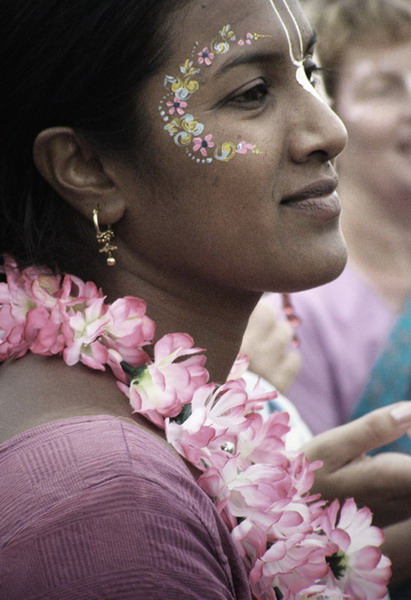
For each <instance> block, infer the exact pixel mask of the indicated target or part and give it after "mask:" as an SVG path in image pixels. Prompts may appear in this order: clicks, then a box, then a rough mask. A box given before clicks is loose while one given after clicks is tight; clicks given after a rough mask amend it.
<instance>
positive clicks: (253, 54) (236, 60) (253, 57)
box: [212, 50, 282, 79]
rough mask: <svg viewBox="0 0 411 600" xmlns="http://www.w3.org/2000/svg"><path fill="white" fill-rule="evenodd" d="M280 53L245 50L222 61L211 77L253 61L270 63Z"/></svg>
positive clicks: (253, 62)
mask: <svg viewBox="0 0 411 600" xmlns="http://www.w3.org/2000/svg"><path fill="white" fill-rule="evenodd" d="M281 56H282V55H281V54H280V53H278V52H269V51H267V50H259V51H258V50H256V51H252V50H250V51H249V52H245V53H242V54H239V55H238V56H234V57H232V58H230V59H229V60H227V61H226V62H224V63H223V64H222V65H221V66H220V67H218V69H217V70H216V71H215V73H214V74H213V77H212V79H217V78H219V77H221V76H222V75H224V73H226V72H227V71H229V70H231V69H234V68H235V67H239V66H241V65H248V64H255V63H260V64H261V63H272V62H275V61H276V60H280V58H281Z"/></svg>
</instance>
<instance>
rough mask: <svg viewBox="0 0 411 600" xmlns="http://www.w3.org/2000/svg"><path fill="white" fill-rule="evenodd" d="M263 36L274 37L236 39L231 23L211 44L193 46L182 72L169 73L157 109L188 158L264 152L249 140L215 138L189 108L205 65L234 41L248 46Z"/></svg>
mask: <svg viewBox="0 0 411 600" xmlns="http://www.w3.org/2000/svg"><path fill="white" fill-rule="evenodd" d="M263 37H271V36H270V35H264V34H259V33H250V32H248V33H246V34H245V36H243V37H240V38H237V36H236V34H235V33H234V31H232V29H231V27H230V25H224V27H223V28H222V29H221V30H220V31H219V32H218V37H217V38H216V39H213V40H212V41H211V43H210V44H209V46H205V47H204V48H200V49H199V48H198V43H196V44H195V45H194V48H193V50H192V54H191V57H190V58H187V60H186V61H185V62H184V63H183V64H181V65H180V73H179V75H178V76H176V77H174V76H172V75H166V77H165V79H164V86H165V87H166V88H167V89H168V93H167V94H165V95H164V96H163V97H162V99H161V100H160V103H159V107H158V110H159V112H160V116H161V118H162V119H163V121H164V122H165V125H164V130H165V131H167V132H168V134H169V135H170V136H171V137H172V138H173V140H174V143H175V144H176V145H177V146H180V147H182V148H184V149H185V152H186V154H187V156H188V157H189V158H191V159H192V160H193V161H195V162H197V163H203V164H210V163H212V162H213V161H214V160H218V161H221V162H229V161H230V160H232V159H233V158H234V157H235V156H237V155H239V154H240V155H241V154H247V153H248V152H251V153H253V154H261V151H260V150H258V148H256V146H255V145H254V144H252V143H250V142H247V141H246V140H242V141H240V142H238V143H235V142H233V141H230V140H229V141H224V142H222V143H220V144H218V143H216V142H215V141H214V139H213V137H214V135H213V133H207V132H206V127H205V125H204V123H201V122H200V121H198V120H197V119H196V118H195V116H194V115H193V114H191V113H190V111H189V101H190V98H191V97H192V95H193V94H195V93H196V92H197V91H198V90H199V89H200V84H199V82H198V81H197V80H196V79H195V77H196V76H197V75H198V74H199V73H201V70H202V69H203V68H207V67H210V66H211V65H212V64H213V62H214V61H215V60H216V58H217V57H219V56H221V55H223V54H226V53H227V52H228V51H229V50H230V48H231V47H232V44H235V43H236V44H237V45H238V46H249V45H251V44H252V43H253V42H255V41H257V40H258V39H260V38H263Z"/></svg>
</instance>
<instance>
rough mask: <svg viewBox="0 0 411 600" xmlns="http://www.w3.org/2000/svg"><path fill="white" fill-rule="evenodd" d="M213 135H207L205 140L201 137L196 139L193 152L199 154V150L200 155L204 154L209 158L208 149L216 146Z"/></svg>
mask: <svg viewBox="0 0 411 600" xmlns="http://www.w3.org/2000/svg"><path fill="white" fill-rule="evenodd" d="M212 137H213V136H212V134H211V133H209V134H208V135H206V136H205V137H204V139H202V138H200V137H195V138H194V139H193V144H194V146H193V150H194V152H197V151H198V150H200V153H201V154H202V156H207V148H213V147H214V146H215V144H214V142H212V141H211V140H212Z"/></svg>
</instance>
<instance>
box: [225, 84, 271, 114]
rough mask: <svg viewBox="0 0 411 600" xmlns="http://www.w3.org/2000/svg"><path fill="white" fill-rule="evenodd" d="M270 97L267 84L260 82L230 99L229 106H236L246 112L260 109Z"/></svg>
mask: <svg viewBox="0 0 411 600" xmlns="http://www.w3.org/2000/svg"><path fill="white" fill-rule="evenodd" d="M267 95H268V87H267V84H266V83H265V82H260V83H258V84H256V85H254V86H253V87H251V88H249V89H248V90H245V91H244V92H241V93H239V94H236V95H235V96H232V97H231V98H229V99H228V102H227V103H228V104H235V105H237V106H240V107H241V108H243V109H246V110H253V109H255V108H260V106H262V105H263V104H264V101H265V99H266V97H267Z"/></svg>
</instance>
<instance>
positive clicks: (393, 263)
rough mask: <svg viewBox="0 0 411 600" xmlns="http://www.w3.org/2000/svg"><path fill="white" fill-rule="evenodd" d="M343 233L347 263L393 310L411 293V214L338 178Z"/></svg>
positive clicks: (405, 207)
mask: <svg viewBox="0 0 411 600" xmlns="http://www.w3.org/2000/svg"><path fill="white" fill-rule="evenodd" d="M339 190H340V194H341V197H342V202H343V214H342V222H341V224H342V230H343V232H344V235H345V238H346V240H347V245H348V255H349V258H350V261H351V262H352V263H353V264H354V265H355V266H356V267H357V268H358V270H359V271H361V273H362V274H363V275H364V276H365V277H366V278H367V279H368V280H369V281H370V283H371V284H372V285H373V286H374V287H375V288H376V289H377V290H378V291H379V293H380V294H381V295H382V296H383V297H384V299H385V300H386V301H387V302H388V304H389V305H390V306H391V307H392V308H393V309H394V310H400V308H401V306H402V305H403V303H404V300H405V298H406V297H407V296H408V295H409V293H410V291H411V212H409V214H407V212H406V211H409V207H408V206H405V205H404V210H401V207H399V206H398V204H397V205H396V206H393V199H392V198H391V200H390V199H388V198H383V197H378V196H376V195H371V194H370V193H367V192H366V191H365V190H364V189H362V188H361V186H358V185H356V184H355V182H352V181H348V180H345V178H344V177H342V178H341V182H340V187H339Z"/></svg>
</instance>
